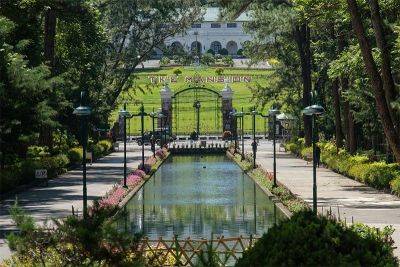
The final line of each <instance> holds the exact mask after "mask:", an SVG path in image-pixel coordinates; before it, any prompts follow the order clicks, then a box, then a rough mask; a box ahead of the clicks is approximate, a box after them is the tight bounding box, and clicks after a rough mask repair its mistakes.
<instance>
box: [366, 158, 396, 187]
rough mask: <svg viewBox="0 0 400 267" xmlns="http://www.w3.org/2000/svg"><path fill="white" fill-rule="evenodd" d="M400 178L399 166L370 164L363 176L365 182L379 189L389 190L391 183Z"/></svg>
mask: <svg viewBox="0 0 400 267" xmlns="http://www.w3.org/2000/svg"><path fill="white" fill-rule="evenodd" d="M397 177H400V171H399V170H398V165H397V164H387V163H385V162H373V163H370V164H369V166H368V168H366V169H365V172H364V174H363V179H364V182H365V183H367V184H369V185H372V186H373V187H376V188H378V189H382V188H389V186H390V182H391V181H392V180H394V179H396V178H397Z"/></svg>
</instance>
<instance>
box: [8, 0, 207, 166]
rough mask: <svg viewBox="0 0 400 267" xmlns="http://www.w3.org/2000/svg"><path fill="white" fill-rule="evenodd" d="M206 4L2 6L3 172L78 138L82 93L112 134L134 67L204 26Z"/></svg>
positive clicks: (141, 1) (79, 1)
mask: <svg viewBox="0 0 400 267" xmlns="http://www.w3.org/2000/svg"><path fill="white" fill-rule="evenodd" d="M200 5H201V1H196V0H180V1H175V0H164V1H145V0H124V1H102V0H90V1H85V0H56V1H54V0H31V1H25V0H4V1H2V2H1V5H0V102H1V116H0V130H1V139H0V140H1V147H2V149H1V152H2V153H1V162H2V165H3V166H4V164H11V163H13V162H14V161H15V160H16V159H17V158H19V157H25V155H26V151H27V149H28V147H29V146H30V145H45V146H47V147H49V148H50V149H51V148H53V147H54V146H55V145H56V144H55V142H56V140H55V136H57V135H60V134H61V135H66V134H67V135H70V134H74V135H76V134H77V133H78V127H77V126H78V122H77V119H76V118H74V117H73V115H72V111H73V108H74V107H76V106H77V105H78V104H79V101H80V92H81V91H86V92H87V93H86V96H87V97H86V98H87V99H86V103H87V104H88V105H89V106H91V107H92V111H93V112H92V115H91V119H90V123H91V125H92V126H94V127H95V128H107V127H108V126H107V123H108V117H109V114H110V112H111V110H113V109H114V105H115V100H116V99H117V97H118V95H119V93H120V92H121V91H122V90H123V89H125V88H128V87H129V86H131V85H132V83H134V81H135V79H134V71H135V67H136V66H137V65H138V64H139V63H140V62H142V61H143V60H146V59H147V58H148V57H150V56H151V53H152V52H153V50H154V48H155V47H157V46H159V45H161V44H162V43H163V41H164V40H165V39H166V38H167V37H169V36H172V35H174V34H176V33H178V32H179V31H184V30H185V29H186V28H187V27H188V26H190V25H191V23H192V22H193V21H194V20H197V19H198V18H199V16H200V15H201V9H200ZM91 128H92V127H91ZM56 139H57V138H56ZM69 139H71V138H69ZM56 152H59V151H56Z"/></svg>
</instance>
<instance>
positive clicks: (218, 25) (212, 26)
mask: <svg viewBox="0 0 400 267" xmlns="http://www.w3.org/2000/svg"><path fill="white" fill-rule="evenodd" d="M211 28H221V24H220V23H211Z"/></svg>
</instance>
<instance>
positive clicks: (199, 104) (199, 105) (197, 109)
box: [193, 100, 201, 136]
mask: <svg viewBox="0 0 400 267" xmlns="http://www.w3.org/2000/svg"><path fill="white" fill-rule="evenodd" d="M193 107H194V108H195V109H196V114H197V126H196V129H197V135H198V136H200V107H201V103H200V101H199V100H196V101H195V102H194V104H193Z"/></svg>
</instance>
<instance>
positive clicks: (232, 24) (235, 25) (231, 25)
mask: <svg viewBox="0 0 400 267" xmlns="http://www.w3.org/2000/svg"><path fill="white" fill-rule="evenodd" d="M226 26H227V27H228V28H236V27H237V24H236V23H227V24H226Z"/></svg>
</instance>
